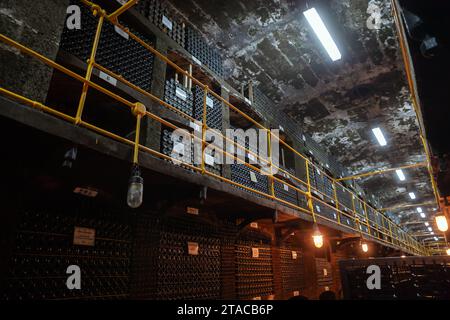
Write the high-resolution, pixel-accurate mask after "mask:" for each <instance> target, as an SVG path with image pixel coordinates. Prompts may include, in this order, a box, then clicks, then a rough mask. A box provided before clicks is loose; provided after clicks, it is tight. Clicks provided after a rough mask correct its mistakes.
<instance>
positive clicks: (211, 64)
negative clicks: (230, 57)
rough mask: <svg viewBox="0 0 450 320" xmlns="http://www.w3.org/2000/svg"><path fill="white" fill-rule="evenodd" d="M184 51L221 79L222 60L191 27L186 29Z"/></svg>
mask: <svg viewBox="0 0 450 320" xmlns="http://www.w3.org/2000/svg"><path fill="white" fill-rule="evenodd" d="M185 48H186V50H187V51H188V52H189V53H190V54H191V55H192V56H193V57H195V58H196V59H197V60H198V61H200V62H201V63H202V64H203V65H206V66H207V67H208V68H209V69H210V70H211V71H213V72H214V73H215V74H217V75H218V76H219V77H223V75H224V73H223V59H222V57H221V55H220V53H219V52H218V50H216V49H214V48H212V47H211V46H210V45H208V44H207V43H206V41H205V39H204V38H203V37H202V35H200V33H198V32H197V31H196V30H194V29H193V28H192V27H189V26H187V27H186V47H185Z"/></svg>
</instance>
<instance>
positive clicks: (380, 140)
mask: <svg viewBox="0 0 450 320" xmlns="http://www.w3.org/2000/svg"><path fill="white" fill-rule="evenodd" d="M372 132H373V134H374V135H375V138H377V140H378V143H379V144H380V146H382V147H383V146H385V145H387V142H386V139H385V138H384V135H383V132H381V129H380V128H373V129H372Z"/></svg>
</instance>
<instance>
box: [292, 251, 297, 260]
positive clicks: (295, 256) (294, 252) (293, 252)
mask: <svg viewBox="0 0 450 320" xmlns="http://www.w3.org/2000/svg"><path fill="white" fill-rule="evenodd" d="M292 259H294V260H297V251H292Z"/></svg>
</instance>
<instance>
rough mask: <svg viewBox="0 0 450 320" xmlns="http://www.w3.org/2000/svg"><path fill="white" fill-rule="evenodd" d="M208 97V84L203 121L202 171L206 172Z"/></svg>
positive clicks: (205, 92) (205, 88)
mask: <svg viewBox="0 0 450 320" xmlns="http://www.w3.org/2000/svg"><path fill="white" fill-rule="evenodd" d="M207 99H208V86H205V87H204V88H203V121H202V173H205V170H206V165H205V157H206V155H205V149H206V127H207V124H206V121H207V119H208V117H207V114H206V113H207Z"/></svg>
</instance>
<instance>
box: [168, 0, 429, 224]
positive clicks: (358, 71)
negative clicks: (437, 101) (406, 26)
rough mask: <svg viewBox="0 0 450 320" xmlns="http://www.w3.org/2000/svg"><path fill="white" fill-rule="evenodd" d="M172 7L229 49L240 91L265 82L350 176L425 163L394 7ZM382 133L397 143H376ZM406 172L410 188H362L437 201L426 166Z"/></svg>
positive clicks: (265, 1)
mask: <svg viewBox="0 0 450 320" xmlns="http://www.w3.org/2000/svg"><path fill="white" fill-rule="evenodd" d="M169 2H170V3H171V4H172V5H173V7H175V8H176V9H177V11H179V13H180V14H181V15H183V16H184V17H185V18H186V20H188V21H190V22H191V23H192V24H193V25H194V26H195V27H196V28H197V29H198V30H199V31H200V32H202V33H203V34H204V35H206V37H207V39H208V40H209V41H210V42H211V43H212V44H214V45H216V46H218V47H219V48H220V50H221V52H222V54H223V56H224V57H225V67H226V72H227V75H228V81H229V82H230V83H231V84H232V85H233V86H234V87H235V88H239V87H240V86H241V84H243V83H246V82H247V81H249V80H252V81H253V82H254V83H255V82H256V83H257V84H258V85H259V87H260V88H262V89H263V91H264V92H265V93H266V94H267V95H268V96H269V97H270V98H272V100H274V101H275V102H276V103H277V106H278V107H279V108H280V110H282V111H283V112H285V113H286V114H287V115H289V117H290V118H292V119H293V120H295V121H297V122H298V123H299V124H300V126H301V127H302V128H303V129H304V130H305V131H306V132H308V133H309V134H310V135H311V136H312V137H313V138H314V139H315V140H316V141H317V142H319V143H320V144H321V145H322V146H323V147H325V148H326V149H327V150H328V151H329V152H330V153H331V154H332V155H333V156H334V157H335V158H337V159H338V160H339V161H340V162H341V163H342V164H343V165H344V166H345V167H347V168H348V170H349V172H351V173H361V172H366V171H371V170H374V169H383V168H389V167H393V166H401V165H405V164H410V163H416V162H422V161H425V155H424V152H423V149H422V147H421V143H420V137H419V130H418V125H417V120H416V117H415V113H414V110H413V108H412V105H411V102H410V99H409V95H410V93H409V90H408V86H407V82H406V77H405V74H404V71H403V64H402V60H401V55H400V52H399V47H398V42H397V38H396V36H395V28H394V24H393V19H392V16H391V7H390V0H370V1H368V0H329V1H308V3H306V2H307V1H305V0H291V1H289V0H252V1H243V0H242V1H239V0H227V1H210V0H170V1H169ZM312 6H314V7H315V8H316V9H317V10H318V12H319V14H320V15H321V17H322V18H323V20H324V21H325V23H326V25H327V27H328V29H329V30H330V32H331V33H332V36H333V38H334V39H335V40H336V43H337V45H338V47H339V49H340V51H341V53H342V59H341V60H340V61H337V62H332V61H331V59H330V58H329V57H328V55H327V53H326V52H325V51H324V50H323V48H322V46H321V44H320V42H319V41H318V40H317V38H316V36H315V34H314V33H313V31H312V30H311V28H310V26H309V25H308V23H307V21H306V20H305V18H304V17H303V14H302V12H303V11H304V10H306V9H307V8H308V7H312ZM374 126H379V127H381V128H382V130H383V132H384V133H385V136H386V138H387V140H388V146H386V147H380V146H379V145H378V144H377V143H376V140H375V138H374V137H373V134H372V132H371V128H373V127H374ZM405 174H406V175H407V177H408V179H407V181H406V183H400V182H399V181H398V179H396V177H394V175H393V174H386V175H380V176H376V177H371V178H366V179H363V180H359V181H358V182H359V183H360V184H361V185H362V186H363V187H365V188H366V189H367V190H369V191H370V192H372V193H374V194H375V195H377V196H379V197H380V199H381V200H382V203H383V205H384V206H385V207H390V206H395V205H398V204H400V205H401V204H411V200H409V198H408V196H407V194H408V192H407V191H409V190H411V191H414V192H416V194H417V195H418V199H417V202H418V203H422V202H427V201H431V200H432V199H433V196H432V191H431V188H430V183H429V179H428V176H427V172H426V169H411V170H407V171H405ZM424 209H425V207H424ZM396 217H398V218H401V219H400V220H401V221H403V222H405V221H412V220H414V219H417V218H418V214H417V213H416V212H415V208H413V209H412V210H410V211H405V212H398V213H397V214H396ZM422 220H423V219H422ZM408 226H410V225H408ZM423 226H424V225H423V223H422V225H421V227H422V228H423Z"/></svg>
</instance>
